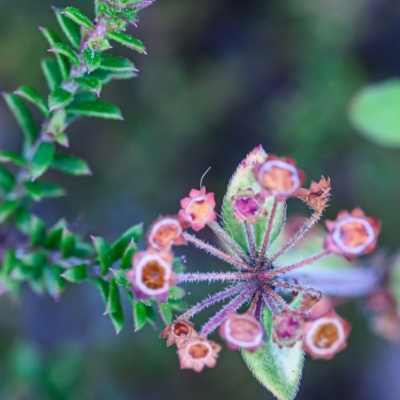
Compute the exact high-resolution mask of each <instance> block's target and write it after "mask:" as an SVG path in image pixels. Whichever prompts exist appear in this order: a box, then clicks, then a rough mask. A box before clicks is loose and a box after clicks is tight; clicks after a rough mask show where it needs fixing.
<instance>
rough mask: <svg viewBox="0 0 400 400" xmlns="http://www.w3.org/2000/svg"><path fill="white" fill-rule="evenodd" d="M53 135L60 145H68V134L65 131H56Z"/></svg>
mask: <svg viewBox="0 0 400 400" xmlns="http://www.w3.org/2000/svg"><path fill="white" fill-rule="evenodd" d="M53 137H54V140H55V141H56V142H57V143H58V144H59V145H60V146H63V147H69V140H68V136H67V135H66V134H65V133H56V134H55V135H54V136H53Z"/></svg>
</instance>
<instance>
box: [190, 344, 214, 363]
mask: <svg viewBox="0 0 400 400" xmlns="http://www.w3.org/2000/svg"><path fill="white" fill-rule="evenodd" d="M210 351H211V350H210V348H209V347H208V346H207V345H205V344H204V343H201V342H196V343H194V344H192V345H190V346H189V348H188V350H187V352H188V354H189V355H190V357H192V358H193V359H195V360H201V359H203V358H206V357H207V356H208V355H209V353H210Z"/></svg>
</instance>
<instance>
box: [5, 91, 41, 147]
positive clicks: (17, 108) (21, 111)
mask: <svg viewBox="0 0 400 400" xmlns="http://www.w3.org/2000/svg"><path fill="white" fill-rule="evenodd" d="M3 97H4V99H5V101H6V103H7V105H8V107H9V109H10V110H11V112H12V113H13V115H14V117H15V119H16V120H17V122H18V124H19V126H20V127H21V129H22V132H23V133H24V135H25V139H26V140H27V141H28V143H29V144H32V143H33V142H34V141H35V139H36V138H37V137H38V135H39V131H38V129H37V126H36V124H35V121H34V120H33V117H32V114H31V112H30V111H29V110H28V107H27V106H26V105H25V103H24V102H23V101H22V99H21V98H19V97H18V96H16V95H15V94H10V93H3Z"/></svg>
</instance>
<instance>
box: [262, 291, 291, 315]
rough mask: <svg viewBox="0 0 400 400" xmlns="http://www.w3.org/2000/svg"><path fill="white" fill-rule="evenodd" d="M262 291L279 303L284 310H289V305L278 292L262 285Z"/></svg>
mask: <svg viewBox="0 0 400 400" xmlns="http://www.w3.org/2000/svg"><path fill="white" fill-rule="evenodd" d="M264 291H265V292H266V294H267V295H269V296H270V297H272V298H273V299H274V300H275V301H276V302H277V303H278V304H279V305H281V306H282V308H283V309H285V310H290V307H289V306H288V305H287V304H286V302H285V300H283V299H282V297H281V296H279V294H277V293H275V292H274V291H273V290H272V289H271V288H269V287H268V286H264Z"/></svg>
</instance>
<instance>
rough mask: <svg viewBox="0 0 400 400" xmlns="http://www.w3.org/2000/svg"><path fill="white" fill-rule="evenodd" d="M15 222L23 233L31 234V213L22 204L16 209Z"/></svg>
mask: <svg viewBox="0 0 400 400" xmlns="http://www.w3.org/2000/svg"><path fill="white" fill-rule="evenodd" d="M15 223H16V225H17V227H18V229H19V230H20V231H21V232H22V233H24V234H25V235H29V230H30V227H31V214H30V213H29V211H28V210H27V209H26V208H25V207H23V206H21V207H18V209H17V210H16V212H15Z"/></svg>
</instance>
